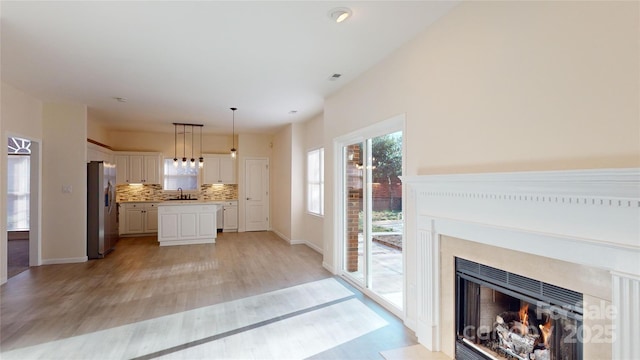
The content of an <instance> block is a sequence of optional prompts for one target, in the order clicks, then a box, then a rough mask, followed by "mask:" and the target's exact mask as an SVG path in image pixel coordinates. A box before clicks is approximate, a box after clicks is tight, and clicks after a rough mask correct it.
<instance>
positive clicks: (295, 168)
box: [270, 124, 309, 244]
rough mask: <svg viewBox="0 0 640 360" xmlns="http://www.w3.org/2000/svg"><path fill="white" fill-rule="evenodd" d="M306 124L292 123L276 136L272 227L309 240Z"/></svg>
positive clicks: (299, 239)
mask: <svg viewBox="0 0 640 360" xmlns="http://www.w3.org/2000/svg"><path fill="white" fill-rule="evenodd" d="M304 136H305V133H304V125H302V124H289V125H286V126H285V127H283V128H282V129H281V130H280V131H278V132H277V133H276V134H275V135H274V136H273V149H272V154H271V159H272V161H271V177H272V178H271V182H270V185H271V214H272V215H271V219H272V221H271V228H272V230H273V231H275V232H276V233H278V235H279V236H280V237H282V238H284V239H285V240H287V241H288V242H289V243H292V244H300V243H307V242H308V241H309V240H308V239H307V238H308V236H309V234H308V231H306V229H305V227H304V224H303V221H304V214H305V207H304V206H305V192H304V189H305V187H304V184H305V169H306V168H305V162H304V161H305V154H306V152H305V148H304Z"/></svg>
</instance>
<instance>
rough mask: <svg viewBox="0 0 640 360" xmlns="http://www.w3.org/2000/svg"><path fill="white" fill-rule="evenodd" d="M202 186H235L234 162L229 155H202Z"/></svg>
mask: <svg viewBox="0 0 640 360" xmlns="http://www.w3.org/2000/svg"><path fill="white" fill-rule="evenodd" d="M203 157H204V168H203V169H202V183H203V184H235V183H236V162H235V160H234V159H232V158H231V157H230V156H229V155H204V156H203Z"/></svg>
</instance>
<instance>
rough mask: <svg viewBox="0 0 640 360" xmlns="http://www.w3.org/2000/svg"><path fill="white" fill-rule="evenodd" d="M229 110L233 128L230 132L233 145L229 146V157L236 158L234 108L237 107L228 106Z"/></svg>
mask: <svg viewBox="0 0 640 360" xmlns="http://www.w3.org/2000/svg"><path fill="white" fill-rule="evenodd" d="M230 109H231V111H233V130H232V133H231V139H232V141H233V146H232V147H231V158H233V159H235V158H236V152H237V150H236V110H238V108H234V107H232V108H230Z"/></svg>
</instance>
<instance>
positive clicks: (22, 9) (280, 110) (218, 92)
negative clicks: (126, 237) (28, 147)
mask: <svg viewBox="0 0 640 360" xmlns="http://www.w3.org/2000/svg"><path fill="white" fill-rule="evenodd" d="M455 5H456V3H455V2H446V1H408V2H401V1H373V2H363V1H348V2H334V1H331V2H329V1H279V2H276V1H255V2H253V1H209V2H207V1H197V2H181V1H168V2H162V1H155V2H137V1H123V2H120V1H104V2H101V1H97V2H94V1H78V2H75V1H69V2H64V1H49V2H31V1H2V2H1V5H0V6H1V8H0V11H1V13H0V14H1V16H2V24H1V51H2V58H1V61H2V62H1V71H2V74H1V75H2V81H4V82H6V83H9V84H11V85H13V86H14V87H16V88H18V89H21V90H23V91H25V92H27V93H29V94H32V95H34V96H36V97H38V98H40V99H42V100H44V101H62V102H73V103H81V104H86V105H87V106H88V107H89V111H90V113H91V115H92V116H93V117H95V118H97V119H99V120H100V121H101V122H104V123H105V124H106V126H107V127H108V128H111V129H131V130H147V131H149V130H151V131H168V132H173V126H172V125H171V123H173V122H187V123H199V124H204V125H205V126H204V128H203V131H204V132H206V133H231V115H232V114H231V110H229V108H230V107H237V108H238V111H237V112H236V132H238V131H241V132H272V131H274V130H276V129H277V128H278V127H279V126H281V125H283V124H287V123H291V122H298V121H304V120H307V119H309V118H311V117H313V116H315V115H317V114H319V113H321V112H322V107H323V101H324V98H325V97H326V96H328V95H330V94H331V93H332V92H334V91H336V90H337V89H339V88H340V87H342V86H344V85H345V84H346V83H348V82H349V81H351V80H353V79H354V78H355V77H357V76H358V75H359V74H361V73H362V72H364V71H365V70H367V69H368V68H370V67H371V66H373V65H374V64H376V63H377V62H379V61H380V60H382V59H383V58H385V57H386V56H387V55H389V54H390V53H392V52H393V51H394V50H396V49H397V48H398V47H400V46H401V45H402V44H403V43H405V42H406V41H408V40H409V39H411V38H413V37H414V36H416V35H417V34H418V33H419V32H420V31H421V30H423V29H424V28H426V27H427V26H428V25H429V24H431V23H432V22H434V21H435V20H436V19H438V18H439V17H440V16H442V15H443V14H445V13H446V12H448V11H449V10H450V9H451V8H452V7H453V6H455ZM334 7H348V8H350V9H351V10H352V12H353V16H352V17H351V18H349V19H348V20H347V21H345V22H343V23H341V24H336V23H335V22H333V21H332V20H331V18H330V17H329V15H328V14H329V11H330V10H331V9H332V8H334ZM334 73H339V74H342V77H341V78H340V79H339V80H337V81H329V78H330V76H331V75H332V74H334ZM115 97H123V98H126V99H127V102H126V103H122V102H118V101H116V100H114V98H115ZM292 110H296V111H297V113H296V114H290V111H292Z"/></svg>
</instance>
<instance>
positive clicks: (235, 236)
mask: <svg viewBox="0 0 640 360" xmlns="http://www.w3.org/2000/svg"><path fill="white" fill-rule="evenodd" d="M321 262H322V257H321V255H319V254H318V253H316V252H315V251H313V250H312V249H310V248H308V247H306V246H304V245H295V246H290V245H288V244H287V243H286V242H284V241H282V240H281V239H279V238H278V237H277V236H275V235H274V234H273V233H270V232H250V233H224V234H219V237H218V239H217V243H216V244H215V245H213V244H207V245H188V246H175V247H162V248H161V247H159V246H158V245H157V241H156V238H155V237H138V238H122V239H121V240H120V241H119V242H118V244H117V246H116V250H115V251H114V252H113V253H111V254H109V255H108V256H107V257H106V258H105V259H100V260H91V261H89V262H86V263H82V264H65V265H49V266H41V267H36V268H31V269H29V270H28V271H25V272H23V273H21V274H18V275H17V276H15V277H13V278H11V279H9V281H8V282H7V283H6V284H4V285H3V286H2V287H1V289H0V295H1V298H0V302H1V305H0V316H1V317H0V349H1V351H2V352H8V351H11V350H16V349H21V348H25V347H33V346H36V345H39V344H44V343H48V342H53V341H60V340H63V339H67V338H72V337H79V336H82V335H87V334H95V333H96V332H99V331H108V330H109V329H114V328H116V327H119V326H120V327H123V326H128V325H131V324H139V323H143V322H145V321H147V322H148V321H154V319H159V318H161V317H165V316H169V315H175V314H180V313H184V312H188V311H192V310H195V309H203V308H206V307H210V306H225V304H227V303H229V302H233V301H236V300H238V299H244V298H249V297H254V298H255V299H259V300H256V301H264V300H263V298H260V296H262V295H263V294H265V293H271V292H274V291H276V290H280V289H286V288H291V287H294V286H296V285H300V286H303V284H305V285H304V286H307V285H306V284H310V283H314V282H317V281H319V280H323V279H330V278H331V277H332V276H331V274H330V273H329V272H327V271H326V270H325V269H324V268H322V265H321ZM337 280H338V281H339V282H340V283H341V284H342V285H344V286H346V288H347V289H349V291H350V292H351V293H352V294H353V295H352V297H353V299H355V300H357V304H354V305H358V304H360V305H362V304H364V306H366V307H367V308H368V309H370V310H373V313H375V314H376V315H377V317H379V318H381V319H383V320H384V323H385V324H386V325H384V326H381V327H379V328H376V329H375V330H372V331H370V332H368V333H366V334H363V335H359V336H357V337H355V338H353V339H351V340H349V341H348V342H346V343H341V344H340V345H337V346H334V347H332V348H329V349H322V351H320V352H318V353H313V354H314V355H313V356H311V357H312V358H315V359H380V358H381V356H380V355H379V352H380V351H382V350H389V349H394V348H399V347H403V346H408V345H413V344H416V339H415V337H414V336H413V333H412V332H411V331H409V330H408V329H406V328H405V327H404V326H403V325H402V322H401V321H399V320H398V319H397V318H396V317H394V316H393V315H391V314H390V313H388V312H387V311H385V310H384V309H382V308H381V307H380V306H378V305H377V304H375V303H374V302H372V301H371V300H370V299H368V298H366V297H364V296H363V295H362V294H361V293H359V292H358V291H356V290H354V289H353V288H351V287H349V286H348V285H346V284H344V282H341V281H340V280H339V279H337ZM305 289H306V288H303V289H302V290H303V291H306V290H305ZM268 296H269V297H270V296H271V295H268ZM296 296H297V295H296ZM316 298H317V296H316ZM353 299H351V300H349V298H347V300H349V301H348V302H353ZM340 301H342V300H340ZM286 303H289V301H287V302H286ZM344 303H345V304H346V303H347V301H345V302H344ZM265 304H266V303H265ZM277 305H278V304H270V306H276V307H277ZM329 305H331V304H329ZM338 305H339V304H338ZM360 305H358V306H360ZM243 306H247V305H246V304H245V305H243ZM322 306H325V305H322ZM265 308H266V307H265ZM274 308H275V307H274ZM331 308H332V307H331V306H326V309H327V311H328V310H330V309H331ZM323 309H324V307H323ZM339 313H340V312H339V311H338V312H336V314H339ZM363 314H364V312H363ZM229 316H231V315H229ZM240 317H242V316H240ZM285 320H286V319H284V318H283V319H282V321H281V319H280V318H275V319H274V320H271V321H270V322H268V324H267V323H265V326H272V327H273V326H276V325H278V324H277V323H280V322H281V324H280V325H282V324H287V323H286V322H285ZM336 320H338V319H336ZM287 321H288V320H287ZM307 321H309V320H307ZM291 324H292V325H290V326H298V325H296V323H295V322H291ZM256 326H258V325H255V326H253V327H248V328H247V329H250V331H255V332H256V334H257V333H258V332H257V331H258V330H259V329H255V327H256ZM265 329H267V328H266V327H265ZM267 330H268V329H267ZM136 331H139V330H136ZM243 331H244V330H243ZM250 331H246V333H247V334H250ZM148 332H149V334H146V336H145V334H142V336H143V339H144V341H158V340H153V339H152V338H153V336H154V335H153V334H154V333H158V331H157V329H149V330H148ZM236 332H238V331H236ZM160 333H161V332H160ZM256 340H257V339H256ZM126 341H127V342H129V341H130V340H129V339H127V340H126ZM310 341H313V339H311V340H310ZM111 345H112V346H114V347H118V346H119V345H120V344H111ZM150 353H151V354H156V353H153V352H150ZM1 355H2V354H0V357H2V356H1ZM59 355H60V354H59ZM93 355H94V354H90V353H87V354H86V358H94V357H95V356H93ZM157 355H158V356H161V355H163V354H162V353H158V354H157ZM164 355H166V354H164ZM174 355H175V354H174ZM151 357H154V356H147V357H146V358H151ZM215 357H216V356H213V355H212V356H211V358H215ZM221 357H223V356H218V358H221ZM258 357H259V356H258Z"/></svg>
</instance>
